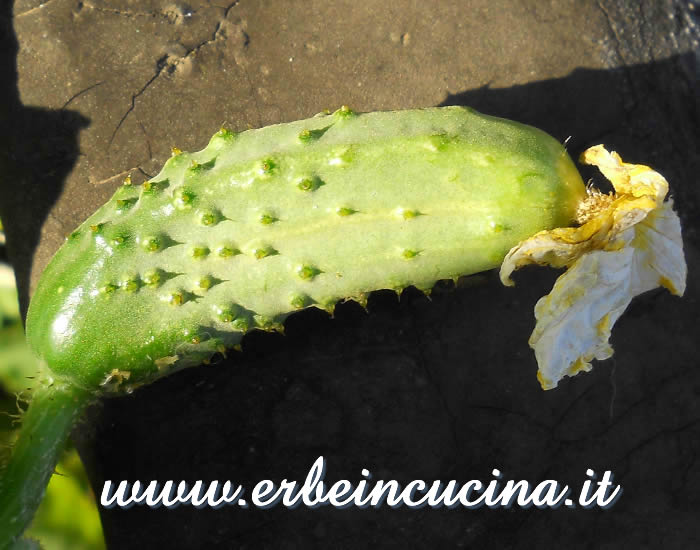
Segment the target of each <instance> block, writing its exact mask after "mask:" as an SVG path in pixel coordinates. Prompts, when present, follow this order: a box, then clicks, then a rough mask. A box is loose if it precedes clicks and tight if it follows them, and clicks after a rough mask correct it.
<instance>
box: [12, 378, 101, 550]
mask: <svg viewBox="0 0 700 550" xmlns="http://www.w3.org/2000/svg"><path fill="white" fill-rule="evenodd" d="M92 397H93V396H92V394H91V393H89V392H86V391H85V390H82V389H78V388H76V387H74V386H70V385H67V384H57V383H55V384H52V385H42V386H39V387H37V388H36V390H34V393H33V395H32V400H31V403H30V405H29V409H28V410H27V412H26V413H25V414H24V416H23V418H22V428H21V430H20V434H19V439H18V440H17V443H16V444H15V448H14V450H13V453H12V456H11V457H10V460H9V462H8V464H7V465H6V466H5V468H4V469H3V470H2V471H1V472H0V549H3V550H4V549H5V548H8V547H10V546H11V544H12V542H13V541H14V540H16V539H17V538H18V537H19V536H20V535H21V534H22V533H23V532H24V530H25V529H26V528H27V526H28V525H29V523H30V521H31V520H32V517H33V516H34V513H35V512H36V509H37V508H38V507H39V503H40V502H41V499H42V498H43V496H44V491H45V490H46V485H47V484H48V482H49V479H50V478H51V475H52V474H53V471H54V468H55V467H56V462H58V458H59V455H60V453H61V451H62V450H63V448H64V446H65V442H66V440H67V439H68V436H69V435H70V432H71V429H72V428H73V426H74V424H75V421H76V420H77V419H78V416H79V415H80V413H81V412H82V411H83V409H84V408H85V406H86V405H87V404H88V403H89V402H90V400H91V398H92Z"/></svg>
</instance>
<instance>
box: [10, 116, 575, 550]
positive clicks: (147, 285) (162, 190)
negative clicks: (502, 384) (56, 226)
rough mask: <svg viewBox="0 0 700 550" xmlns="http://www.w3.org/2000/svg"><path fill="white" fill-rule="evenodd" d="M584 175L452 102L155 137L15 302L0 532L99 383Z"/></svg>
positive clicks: (530, 139)
mask: <svg viewBox="0 0 700 550" xmlns="http://www.w3.org/2000/svg"><path fill="white" fill-rule="evenodd" d="M585 197H586V189H585V185H584V183H583V181H582V180H581V177H580V175H579V173H578V171H577V170H576V168H575V167H574V164H573V163H572V161H571V159H570V158H569V156H568V155H567V153H566V151H565V150H564V148H563V147H562V145H561V144H560V143H558V142H557V141H556V140H554V139H553V138H552V137H550V136H548V135H547V134H545V133H544V132H541V131H540V130H537V129H535V128H532V127H529V126H524V125H522V124H518V123H515V122H511V121H507V120H503V119H498V118H494V117H490V116H485V115H482V114H479V113H477V112H475V111H474V110H472V109H468V108H463V107H444V108H431V109H422V110H411V111H398V112H377V113H366V114H356V113H354V112H353V111H351V110H350V109H348V108H347V107H343V108H341V109H339V110H338V111H336V112H335V113H332V114H325V115H320V116H316V117H313V118H310V119H307V120H301V121H297V122H292V123H288V124H279V125H275V126H269V127H266V128H262V129H258V130H249V131H246V132H242V133H240V134H235V133H232V132H230V131H228V130H225V129H222V130H221V131H219V132H218V133H216V134H215V135H214V137H213V138H212V139H211V141H210V142H209V145H207V147H206V148H204V149H203V150H202V151H199V152H196V153H184V152H181V151H179V150H176V149H174V150H173V156H172V158H171V159H170V160H168V162H167V163H166V164H165V166H164V167H163V169H162V171H161V172H160V173H159V174H158V175H157V176H156V177H154V178H153V179H151V180H150V181H147V182H146V183H144V184H143V185H141V186H135V185H131V183H130V181H129V180H128V179H127V181H126V182H125V185H123V186H122V187H121V188H120V189H118V190H117V192H116V193H115V194H114V196H113V197H112V199H111V200H109V201H108V202H107V203H106V204H105V205H104V206H102V207H101V208H100V209H99V210H98V211H97V212H95V214H93V215H92V216H90V218H89V219H88V220H86V221H85V222H84V223H83V224H82V225H81V226H80V227H78V228H77V229H76V230H75V231H74V232H73V233H72V234H71V235H70V237H69V238H68V239H67V242H66V243H65V244H64V245H63V247H62V248H61V249H60V250H59V251H58V252H57V254H56V256H55V257H54V258H53V260H52V261H51V262H50V264H49V265H48V267H47V268H46V270H45V272H44V274H43V276H42V278H41V280H40V282H39V284H38V286H37V289H36V291H35V293H34V296H33V298H32V301H31V304H30V307H29V312H28V315H27V337H28V342H29V344H30V346H31V348H32V350H33V351H34V353H35V354H36V355H37V356H38V357H39V358H40V360H41V362H42V365H43V368H44V370H43V372H42V374H41V376H42V378H43V385H42V387H40V388H39V389H38V390H37V391H36V393H35V395H34V398H33V401H32V404H31V406H30V408H29V412H28V414H26V415H25V419H24V424H23V428H22V433H21V435H20V440H19V442H18V443H17V445H16V447H15V452H14V454H13V457H12V459H11V461H10V463H9V464H8V465H7V467H6V469H5V471H4V472H3V474H2V478H1V479H0V548H2V547H4V546H6V545H8V544H10V543H11V541H13V540H14V539H15V538H16V537H17V536H18V535H19V534H20V533H21V532H22V531H23V530H24V528H25V527H26V525H27V523H28V522H29V520H30V519H31V517H32V514H33V513H34V509H35V508H36V506H37V505H38V502H39V500H40V498H41V494H42V493H43V490H44V487H45V485H46V483H47V482H48V479H49V477H50V475H51V472H52V469H53V466H54V464H55V461H56V457H57V455H58V452H59V451H60V448H61V444H62V443H63V441H64V440H65V439H66V438H67V436H68V434H69V433H70V429H71V426H72V425H73V423H74V422H75V419H76V418H77V416H78V414H79V413H80V411H81V410H82V409H83V408H84V407H85V405H86V404H87V403H88V402H89V401H90V400H91V399H94V398H96V397H97V396H101V395H105V394H109V393H121V392H129V391H132V390H133V389H134V388H135V387H137V386H139V385H142V384H146V383H148V382H151V381H153V380H155V379H157V378H159V377H161V376H164V375H167V374H169V373H172V372H174V371H176V370H178V369H180V368H183V367H186V366H190V365H195V364H199V363H201V362H202V361H205V360H207V359H208V358H210V357H211V356H212V355H213V354H214V353H216V352H220V351H224V350H225V349H226V348H229V347H233V346H236V345H237V344H238V343H239V342H240V341H241V339H242V337H243V336H244V334H246V333H247V332H248V331H251V330H256V329H260V330H278V329H280V328H281V327H282V323H283V321H284V319H285V318H286V317H287V316H288V315H290V314H291V313H293V312H295V311H297V310H300V309H304V308H307V307H319V308H323V309H326V310H328V311H332V309H333V307H334V304H335V303H337V302H338V301H340V300H345V299H356V300H358V301H360V302H361V303H362V302H363V301H364V300H365V297H366V294H367V293H368V292H370V291H373V290H378V289H385V288H390V289H395V290H397V291H400V290H401V289H403V288H404V287H406V286H408V285H414V286H416V287H417V288H419V289H422V290H424V291H426V292H427V291H429V290H430V288H431V287H432V286H433V284H434V283H435V282H436V281H438V280H440V279H447V278H455V277H458V276H460V275H467V274H471V273H476V272H479V271H483V270H486V269H491V268H495V267H497V266H499V265H500V264H501V262H502V261H503V258H504V257H505V255H506V254H507V253H508V251H509V250H510V249H511V248H512V247H514V246H515V245H517V244H518V243H519V242H520V241H522V240H524V239H526V238H528V237H530V236H532V235H534V234H535V233H537V232H539V231H541V230H546V229H551V228H557V227H562V226H567V225H570V224H571V223H572V222H573V221H574V219H575V217H576V212H577V208H578V207H579V205H580V204H581V202H582V201H583V200H584V199H585Z"/></svg>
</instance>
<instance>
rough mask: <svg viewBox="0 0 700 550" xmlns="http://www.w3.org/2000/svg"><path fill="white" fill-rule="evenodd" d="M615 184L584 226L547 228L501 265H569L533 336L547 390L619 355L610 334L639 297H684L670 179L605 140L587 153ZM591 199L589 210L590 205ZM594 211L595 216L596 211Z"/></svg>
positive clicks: (542, 304)
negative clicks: (627, 159) (653, 293)
mask: <svg viewBox="0 0 700 550" xmlns="http://www.w3.org/2000/svg"><path fill="white" fill-rule="evenodd" d="M582 160H583V162H587V163H589V164H595V165H597V166H598V167H599V168H600V170H601V171H602V172H603V174H604V175H605V176H606V177H607V178H608V179H609V180H610V181H611V182H612V183H613V186H614V187H615V194H614V195H613V196H612V197H611V198H610V199H601V197H600V193H598V195H597V196H593V195H594V194H595V193H597V192H595V191H591V192H590V193H589V196H592V201H591V204H592V205H593V206H592V207H593V209H594V210H593V211H592V213H587V214H586V216H585V220H586V221H585V223H583V225H581V226H580V227H574V228H558V229H553V230H551V231H541V232H540V233H537V234H536V235H534V236H533V237H531V238H529V239H527V240H525V241H523V242H521V243H520V244H518V245H517V246H516V247H514V248H513V249H512V250H511V251H510V252H509V253H508V255H507V256H506V258H505V259H504V261H503V264H502V265H501V280H502V281H503V283H504V284H506V285H512V284H513V282H512V280H511V278H510V275H511V274H512V272H513V271H514V270H515V269H518V268H519V267H522V266H524V265H528V264H539V265H551V266H553V267H566V268H567V271H566V272H565V273H564V274H563V275H561V276H560V277H559V278H558V279H557V281H556V283H555V285H554V288H553V289H552V292H551V293H550V294H548V295H547V296H544V297H543V298H541V299H540V300H539V301H538V302H537V305H536V306H535V318H536V319H537V324H536V326H535V330H534V331H533V333H532V336H531V337H530V341H529V343H530V347H532V348H533V349H534V350H535V356H536V358H537V364H538V366H539V372H538V374H537V377H538V380H539V381H540V384H541V385H542V388H543V389H551V388H554V387H556V386H557V383H558V382H559V380H561V379H562V378H563V377H565V376H574V375H576V374H578V373H579V372H581V371H588V370H590V369H591V364H590V362H591V361H592V360H593V359H598V360H603V359H607V358H609V357H611V356H612V354H613V350H612V347H611V346H610V343H609V338H610V331H611V330H612V327H613V325H614V324H615V322H616V321H617V319H618V318H619V317H620V315H622V313H623V312H624V311H625V309H626V308H627V306H628V305H629V303H630V301H631V300H632V298H634V297H635V296H637V295H638V294H641V293H642V292H646V291H647V290H651V289H653V288H656V287H658V286H664V287H665V288H667V289H669V290H670V291H671V292H672V293H674V294H677V295H682V294H683V292H684V291H685V280H686V274H687V268H686V264H685V257H684V255H683V243H682V239H681V226H680V220H679V219H678V216H677V215H676V213H675V212H674V211H673V208H672V206H673V203H672V201H671V200H668V201H666V202H664V198H665V196H666V194H667V192H668V183H667V182H666V180H665V179H664V178H663V176H661V175H660V174H659V173H657V172H654V171H653V170H652V169H651V168H649V167H647V166H643V165H634V164H627V163H624V162H622V159H621V158H620V157H619V155H617V154H616V153H609V152H608V151H606V150H605V149H604V148H603V147H602V146H600V145H598V146H596V147H592V148H590V149H588V150H587V151H586V152H584V154H583V155H582ZM585 206H586V205H585V201H584V205H583V207H584V208H585ZM589 214H590V215H589Z"/></svg>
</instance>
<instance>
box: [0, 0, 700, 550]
mask: <svg viewBox="0 0 700 550" xmlns="http://www.w3.org/2000/svg"><path fill="white" fill-rule="evenodd" d="M2 6H3V7H0V25H1V27H0V31H1V33H2V34H0V64H1V65H0V75H2V76H1V78H0V93H2V94H3V96H4V97H2V98H0V99H2V103H1V104H0V121H2V124H1V125H0V126H2V128H3V129H4V131H3V132H2V136H0V169H1V170H2V174H1V175H0V186H2V187H1V189H0V196H1V197H2V202H1V203H0V217H2V220H3V222H4V224H5V227H6V233H7V244H8V249H9V254H10V256H11V260H12V261H13V263H14V266H15V269H16V273H17V277H18V285H19V288H20V294H21V302H22V304H21V305H22V309H23V311H26V307H27V304H28V298H29V296H30V294H31V289H32V288H33V287H34V285H35V284H36V281H37V279H38V277H39V275H40V274H41V271H42V270H43V268H44V266H45V265H46V263H47V262H48V260H49V259H50V257H51V256H52V254H53V253H54V252H55V250H56V249H57V248H58V247H59V246H60V244H61V243H62V242H63V240H64V238H65V236H66V235H67V234H69V233H70V232H71V231H72V230H73V229H74V228H75V227H76V226H77V225H78V224H79V223H81V222H82V221H83V220H84V219H85V218H86V217H87V216H88V215H89V214H90V213H92V211H94V210H95V209H96V208H97V207H98V206H99V205H101V204H102V203H103V202H104V201H105V200H106V199H108V198H109V197H110V196H111V194H112V193H113V192H114V190H115V188H116V187H117V186H118V185H120V184H121V181H122V180H123V179H124V178H125V177H126V176H127V175H129V174H131V176H132V178H133V180H134V182H136V183H138V182H140V181H143V180H145V179H147V178H148V177H149V176H152V175H154V174H155V173H156V172H157V171H158V170H159V168H160V166H162V164H163V162H164V161H165V160H166V159H167V158H168V157H169V154H170V148H171V147H172V146H177V147H179V148H180V149H182V150H196V149H200V148H202V147H204V145H206V143H207V141H208V138H209V137H210V136H211V134H213V133H214V132H215V131H216V130H217V129H218V128H219V127H220V126H221V125H226V126H228V127H230V128H231V129H233V130H245V129H247V128H249V127H259V126H263V125H267V124H272V123H277V122H286V121H291V120H296V119H300V118H306V117H309V116H312V115H313V114H315V113H317V112H319V111H321V110H323V109H326V108H328V109H334V108H337V107H339V106H340V105H342V104H348V105H351V106H352V107H353V108H354V109H356V110H358V111H371V110H380V109H404V108H412V107H425V106H435V105H448V104H461V105H469V106H472V107H475V108H476V109H477V110H480V111H482V112H486V113H488V114H492V115H497V116H504V117H507V118H512V119H515V120H519V121H521V122H525V123H529V124H533V125H535V126H538V127H540V128H542V129H544V130H546V131H548V132H549V133H551V134H552V135H554V136H555V137H557V138H558V139H560V140H562V141H563V140H565V139H567V138H569V137H570V140H569V141H568V144H567V148H568V150H569V151H570V152H571V153H572V156H574V157H575V156H577V155H578V154H579V153H580V152H581V151H582V150H583V149H585V148H586V147H588V146H590V145H594V144H596V143H604V144H606V145H607V146H608V147H610V148H612V149H615V150H617V151H619V152H620V153H621V155H622V156H623V158H624V159H625V160H627V161H630V162H640V163H644V164H648V165H651V166H653V167H654V168H656V169H657V170H658V171H660V172H661V173H663V174H664V175H665V176H666V177H667V179H668V180H669V182H670V185H671V189H672V194H673V197H674V200H675V205H676V209H677V211H678V212H679V215H680V217H681V220H682V223H683V229H684V239H685V243H684V244H685V252H686V258H687V262H688V267H689V273H690V276H689V278H688V288H687V291H686V295H685V297H683V298H682V299H679V298H677V297H674V296H671V295H670V294H669V293H668V292H666V291H663V290H657V291H652V292H649V293H647V294H645V295H643V296H640V297H639V298H637V299H635V300H634V302H633V303H632V305H631V306H630V308H629V309H628V311H627V312H626V313H625V315H624V316H623V317H622V319H621V320H620V321H619V322H618V324H617V326H616V328H615V330H614V332H613V338H612V344H613V347H614V348H615V356H614V358H613V359H612V360H608V361H606V362H602V363H598V364H596V366H595V368H594V370H593V372H591V373H589V374H582V375H579V376H577V377H576V378H574V379H570V380H567V381H566V382H564V383H562V384H561V385H560V387H559V388H557V389H556V390H553V391H550V392H543V391H542V390H541V389H540V387H539V385H538V383H537V380H536V378H535V372H536V363H535V359H534V356H533V354H532V352H531V350H530V349H529V348H528V345H527V340H528V336H529V334H530V332H531V330H532V328H533V324H534V318H533V307H534V304H535V302H536V300H537V299H538V297H540V296H542V295H543V294H545V293H547V292H548V291H549V289H550V288H551V285H552V283H553V281H554V278H555V277H556V273H553V272H552V271H551V270H544V269H535V268H533V269H527V270H524V271H523V272H522V273H519V274H518V275H517V277H516V283H517V286H516V288H515V289H509V288H508V289H507V288H504V287H502V286H501V285H500V282H498V280H497V277H496V275H495V274H493V273H487V274H483V275H479V276H476V277H471V278H468V279H464V280H463V281H462V283H461V284H459V285H457V287H456V288H452V287H450V285H439V286H438V288H436V290H435V291H434V292H433V295H432V300H428V299H427V298H426V297H425V296H423V295H422V294H420V293H419V292H417V291H414V290H411V289H409V290H407V291H405V292H404V293H403V295H402V296H401V300H398V299H397V298H396V296H395V295H394V294H393V293H389V292H378V293H375V294H373V295H372V297H371V299H370V303H369V312H368V313H365V311H364V310H362V309H361V308H360V307H359V306H358V305H357V304H354V303H346V304H343V305H340V306H339V307H338V308H337V310H336V314H335V317H334V318H333V319H330V318H328V316H327V315H325V314H321V313H320V312H315V311H307V312H302V313H299V314H296V315H294V316H292V317H291V318H290V319H289V321H288V322H287V324H286V334H285V336H281V335H271V334H257V333H254V334H251V335H250V336H249V337H246V339H245V341H244V345H243V351H242V352H240V353H232V354H229V356H228V357H227V358H226V359H225V360H223V359H222V360H221V361H220V362H219V363H218V364H215V365H210V366H201V367H198V368H193V369H189V370H187V371H183V372H181V373H178V374H176V375H173V376H171V377H169V378H166V379H164V380H162V381H159V382H157V383H155V384H152V385H151V386H148V387H144V388H142V389H139V390H137V391H135V392H134V393H133V394H132V395H130V396H127V397H121V398H116V399H109V400H105V401H104V402H103V403H102V404H101V405H100V406H96V407H94V408H93V409H92V410H91V411H90V414H89V415H88V416H87V417H86V418H85V419H84V421H83V422H82V423H81V425H80V426H79V427H78V428H77V430H76V432H75V433H74V438H75V440H76V441H77V442H78V443H79V446H80V450H81V454H82V456H83V458H84V460H85V462H86V464H87V467H88V470H89V473H90V476H91V478H92V482H93V486H94V488H95V491H96V493H97V494H98V495H99V493H100V492H101V488H102V484H103V482H104V480H106V479H112V480H122V479H129V480H136V479H139V480H152V479H156V480H160V481H161V482H163V481H165V480H168V479H174V480H180V479H186V480H190V481H194V480H197V479H202V480H214V479H219V480H226V479H231V480H232V481H235V482H236V483H242V484H244V485H245V486H246V487H252V485H253V484H254V483H255V482H257V481H258V480H260V479H264V478H270V479H275V480H281V479H282V478H289V479H298V480H300V481H301V480H303V479H304V478H305V477H306V473H307V472H308V470H309V468H310V467H311V464H312V463H313V462H314V460H315V459H316V458H317V457H318V456H319V455H323V456H325V457H326V460H327V464H328V469H327V474H326V478H327V480H328V481H330V482H332V481H334V480H338V479H349V480H355V481H357V480H359V479H360V471H361V470H362V468H367V469H368V470H370V471H371V472H372V474H373V476H374V479H396V480H399V481H402V482H408V481H410V480H413V479H419V478H420V479H426V480H435V479H442V480H450V479H456V480H460V481H462V482H464V481H467V480H470V479H483V480H490V479H492V476H491V471H492V470H493V469H494V468H498V469H499V470H500V471H501V472H503V476H504V479H516V480H517V479H529V480H532V481H533V482H535V483H537V482H539V481H541V480H544V479H555V480H558V481H560V482H561V483H568V484H570V485H571V486H572V487H580V485H581V483H582V482H583V481H584V480H585V479H586V470H587V469H588V468H590V469H593V470H595V471H596V472H598V473H599V474H600V473H601V472H603V471H605V470H610V471H612V472H613V474H614V476H615V482H616V483H618V484H620V485H621V486H622V487H623V490H624V493H623V495H622V497H621V498H620V499H619V500H618V501H617V502H616V503H615V505H614V506H612V507H611V508H609V509H607V510H600V509H597V508H593V509H582V508H580V507H579V508H576V509H568V508H566V507H564V508H563V509H560V510H556V511H554V510H538V509H536V508H530V509H521V508H517V507H513V508H511V509H497V510H490V509H488V508H481V509H478V510H464V509H461V508H456V509H453V510H449V509H445V508H443V509H437V510H433V509H431V508H423V509H420V510H408V509H406V508H399V509H396V510H394V509H391V508H389V507H388V506H386V505H385V506H383V507H381V508H378V509H373V508H370V509H366V510H362V509H358V508H347V509H344V510H336V509H333V508H331V507H323V508H318V509H308V508H305V507H303V506H302V507H299V508H297V509H294V510H290V509H287V508H285V507H283V506H277V507H273V508H270V509H267V510H256V509H253V508H247V509H246V508H241V507H237V506H236V507H234V506H228V507H224V508H221V509H218V510H197V509H193V508H192V507H187V506H181V507H179V508H177V509H175V510H167V509H165V508H160V509H149V508H147V507H143V506H135V507H133V508H130V509H129V510H122V509H120V508H118V507H115V508H111V509H102V510H101V514H102V519H103V524H104V529H105V534H106V538H107V542H108V546H109V547H110V548H133V547H145V548H159V547H169V548H204V547H206V548H232V547H236V548H290V549H291V548H328V547H332V548H358V547H359V548H364V547H373V548H394V547H405V548H443V547H445V548H454V547H462V548H472V547H473V548H483V547H492V548H536V547H537V548H542V547H549V548H558V547H565V546H566V547H571V548H587V547H591V548H628V547H629V548H643V547H648V548H659V547H667V548H680V547H692V546H693V545H695V546H697V545H698V544H699V543H700V527H698V522H697V510H698V506H700V463H699V462H698V459H697V457H698V456H699V454H700V399H698V396H699V395H700V369H698V368H697V367H698V362H699V360H698V358H697V357H696V353H697V352H698V344H697V342H698V334H699V332H698V326H697V323H698V319H699V318H700V315H699V308H698V299H699V297H700V288H699V286H698V279H697V278H696V277H694V276H693V275H694V273H696V270H697V269H698V267H699V265H698V264H699V261H700V254H699V245H700V239H699V237H698V228H699V224H698V220H699V219H700V210H699V207H700V192H699V191H698V186H697V174H698V173H700V150H699V149H698V147H697V144H698V143H700V93H698V92H699V86H698V82H699V80H698V77H699V75H700V47H699V45H698V41H699V40H700V28H699V26H698V10H700V5H698V3H697V2H695V1H693V2H687V1H678V0H639V1H638V0H622V1H619V0H618V1H616V0H596V1H594V0H544V1H543V0H521V1H516V0H470V1H468V2H464V1H458V0H444V1H441V2H413V1H410V0H395V1H393V2H390V3H384V2H369V1H366V0H364V1H357V0H356V1H354V2H350V1H341V0H337V1H334V2H325V1H322V0H307V1H291V0H290V1H287V2H279V1H277V2H272V1H258V2H253V1H249V0H237V1H235V2H234V1H230V2H228V3H226V2H225V0H221V2H220V3H219V2H205V1H201V0H193V1H191V2H189V3H180V2H171V1H168V0H145V1H143V0H139V1H137V0H112V1H108V0H87V1H80V0H46V1H44V2H43V3H41V2H40V1H39V0H14V2H12V0H10V2H9V4H8V3H3V4H2ZM583 173H584V175H585V177H586V178H589V177H592V178H597V177H598V176H597V175H596V174H594V173H593V172H592V171H590V170H584V171H583Z"/></svg>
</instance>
